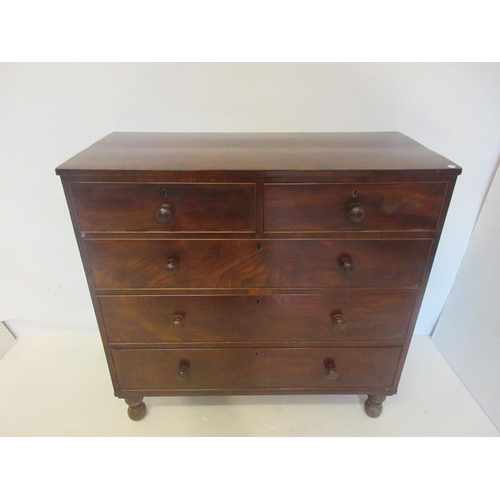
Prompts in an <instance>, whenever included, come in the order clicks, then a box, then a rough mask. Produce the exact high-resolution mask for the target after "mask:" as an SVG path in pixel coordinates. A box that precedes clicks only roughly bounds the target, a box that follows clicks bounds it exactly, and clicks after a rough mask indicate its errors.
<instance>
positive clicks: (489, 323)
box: [432, 169, 500, 430]
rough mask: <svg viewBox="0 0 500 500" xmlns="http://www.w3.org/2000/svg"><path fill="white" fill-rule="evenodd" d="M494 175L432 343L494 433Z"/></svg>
mask: <svg viewBox="0 0 500 500" xmlns="http://www.w3.org/2000/svg"><path fill="white" fill-rule="evenodd" d="M499 262H500V169H498V170H497V174H496V176H495V178H494V180H493V183H492V185H491V188H490V190H489V191H488V196H487V198H486V201H485V202H484V205H483V208H482V210H481V214H480V216H479V218H478V221H477V224H476V227H475V228H474V232H473V233H472V237H471V239H470V243H469V246H468V247H467V251H466V253H465V256H464V259H463V261H462V264H461V266H460V269H459V272H458V274H457V278H456V280H455V283H454V285H453V287H452V290H451V292H450V295H449V297H448V300H447V302H446V304H445V306H444V309H443V312H442V314H441V317H440V318H439V321H438V323H437V325H436V329H435V331H434V335H433V336H432V339H433V340H434V342H435V343H436V345H437V346H438V348H439V350H440V351H441V352H442V353H443V355H444V357H445V358H446V360H447V361H448V362H449V363H450V365H451V366H452V367H453V369H454V370H455V371H456V372H457V374H458V375H459V377H460V378H461V379H462V382H463V383H464V384H465V385H466V387H467V388H468V389H469V390H470V392H471V393H472V395H473V396H474V397H475V398H476V400H477V401H478V403H479V404H480V405H481V406H482V408H483V410H484V411H485V412H486V413H487V414H488V416H489V417H490V418H491V420H492V421H493V423H494V424H495V425H496V426H497V427H498V429H499V430H500V383H499V381H500V363H499V362H498V360H499V359H500V328H499V325H500V308H499V304H498V300H499V298H500V265H499Z"/></svg>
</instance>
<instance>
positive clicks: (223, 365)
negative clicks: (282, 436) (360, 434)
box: [111, 347, 401, 392]
mask: <svg viewBox="0 0 500 500" xmlns="http://www.w3.org/2000/svg"><path fill="white" fill-rule="evenodd" d="M400 353H401V349H400V348H397V347H364V348H363V347H359V348H355V347H353V348H332V349H327V348H290V349H288V348H269V349H266V348H255V349H238V348H236V349H183V350H180V349H179V350H178V349H158V350H157V349H112V350H111V355H112V359H113V366H114V368H115V371H116V375H117V381H118V385H119V388H120V390H122V391H126V390H137V391H162V390H166V391H168V390H171V391H174V392H175V391H179V392H182V391H186V390H188V391H189V390H207V391H210V390H218V389H219V390H220V389H232V390H238V389H242V390H244V389H287V388H290V389H301V388H302V389H313V390H314V389H319V390H327V391H328V390H332V391H335V390H336V389H341V388H347V387H349V388H353V389H355V388H356V387H359V388H365V387H380V388H381V387H390V386H392V384H393V380H394V376H395V373H396V368H397V364H398V361H399V357H400Z"/></svg>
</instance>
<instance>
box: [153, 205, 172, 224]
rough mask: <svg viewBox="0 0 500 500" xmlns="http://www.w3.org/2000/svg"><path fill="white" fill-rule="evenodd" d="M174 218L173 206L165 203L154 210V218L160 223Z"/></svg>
mask: <svg viewBox="0 0 500 500" xmlns="http://www.w3.org/2000/svg"><path fill="white" fill-rule="evenodd" d="M173 218H174V207H173V206H172V205H169V204H168V203H165V204H164V205H162V206H161V207H160V208H159V209H158V210H157V211H156V220H157V221H158V222H161V223H162V224H166V223H167V222H171V221H172V219H173Z"/></svg>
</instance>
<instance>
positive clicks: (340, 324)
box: [332, 313, 347, 330]
mask: <svg viewBox="0 0 500 500" xmlns="http://www.w3.org/2000/svg"><path fill="white" fill-rule="evenodd" d="M332 322H333V328H335V330H345V327H346V326H347V323H346V320H345V318H344V316H342V314H340V313H338V314H334V315H333V316H332Z"/></svg>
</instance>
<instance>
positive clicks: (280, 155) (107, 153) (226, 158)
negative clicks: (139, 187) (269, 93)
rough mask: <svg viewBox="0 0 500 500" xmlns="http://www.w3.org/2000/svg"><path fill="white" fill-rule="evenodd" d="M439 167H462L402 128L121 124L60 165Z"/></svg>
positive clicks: (70, 169) (77, 169) (107, 169)
mask: <svg viewBox="0 0 500 500" xmlns="http://www.w3.org/2000/svg"><path fill="white" fill-rule="evenodd" d="M221 170H235V171H239V172H242V171H250V172H257V171H276V170H290V171H291V170H300V171H335V172H338V173H341V172H343V171H345V172H351V173H352V172H356V173H358V174H362V173H366V174H370V173H371V172H373V171H387V172H395V171H404V172H410V171H411V172H414V173H415V174H419V173H424V172H427V173H429V172H434V173H436V174H438V175H443V174H444V175H445V176H447V177H454V176H456V175H459V174H460V172H461V169H460V167H458V166H456V164H454V162H452V161H450V160H448V159H447V158H445V157H443V156H441V155H439V154H437V153H435V152H433V151H431V150H430V149H428V148H426V147H424V146H422V145H421V144H419V143H418V142H416V141H414V140H413V139H410V138H409V137H407V136H405V135H403V134H401V133H399V132H355V133H162V132H155V133H150V132H114V133H111V134H109V135H108V136H106V137H104V138H103V139H101V140H99V141H97V142H96V143H94V144H93V145H91V146H90V147H88V148H87V149H85V150H83V151H82V152H80V153H78V154H77V155H75V156H74V157H72V158H71V159H69V160H68V161H66V162H64V163H63V164H62V165H60V166H59V167H58V168H57V169H56V172H57V174H59V175H79V174H89V173H90V174H99V173H101V172H102V173H103V174H110V173H113V172H114V173H116V172H118V173H119V172H127V171H129V172H130V171H141V172H148V171H149V172H161V171H178V172H190V171H193V172H196V171H204V172H207V171H221Z"/></svg>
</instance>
